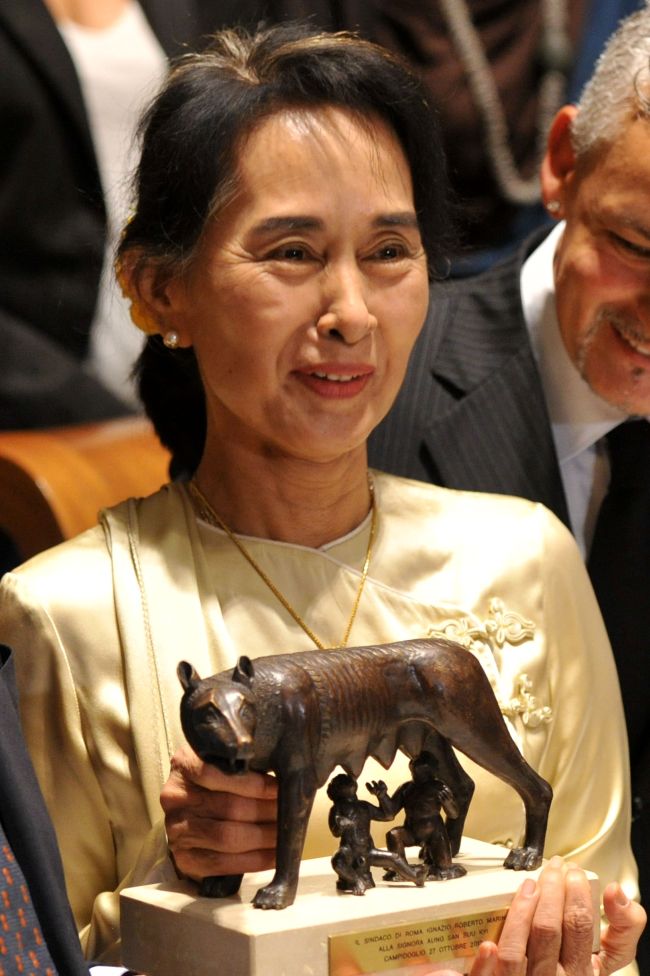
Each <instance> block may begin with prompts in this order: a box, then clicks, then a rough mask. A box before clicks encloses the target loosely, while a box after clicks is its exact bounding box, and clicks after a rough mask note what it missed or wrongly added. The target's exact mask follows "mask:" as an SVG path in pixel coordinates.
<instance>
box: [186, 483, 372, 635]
mask: <svg viewBox="0 0 650 976" xmlns="http://www.w3.org/2000/svg"><path fill="white" fill-rule="evenodd" d="M368 486H369V488H370V536H369V538H368V548H367V550H366V558H365V559H364V561H363V568H362V570H361V581H360V582H359V588H358V589H357V595H356V597H355V600H354V606H353V607H352V613H351V614H350V619H349V620H348V625H347V627H346V628H345V633H344V635H343V639H342V640H341V642H340V644H336V645H335V646H336V647H347V643H348V638H349V637H350V631H351V630H352V625H353V624H354V620H355V617H356V615H357V610H358V609H359V603H360V602H361V595H362V593H363V588H364V586H365V585H366V578H367V576H368V569H369V567H370V557H371V556H372V547H373V543H374V541H375V534H376V531H377V509H376V506H375V491H374V486H373V484H372V481H370V479H368ZM187 487H188V489H189V492H190V495H191V496H192V499H193V501H194V503H195V508H196V512H197V515H198V516H199V518H201V519H203V521H205V522H208V523H209V524H210V525H215V526H216V527H217V528H219V529H222V530H223V531H224V532H225V533H226V535H227V536H228V538H229V539H230V541H231V542H232V543H234V545H235V546H236V547H237V548H238V549H239V551H240V553H241V554H242V556H243V557H244V559H246V560H247V562H248V563H249V564H250V565H251V566H252V567H253V569H254V570H255V572H256V573H257V575H258V576H259V577H260V578H261V579H262V580H263V581H264V582H265V583H266V585H267V586H268V588H269V589H270V591H271V593H273V595H274V596H275V597H276V599H278V600H279V601H280V603H281V604H282V606H283V607H284V609H285V610H286V611H287V613H289V614H290V615H291V616H292V617H293V619H294V620H295V621H296V623H297V624H298V625H299V626H300V627H301V628H302V629H303V630H304V632H305V633H306V634H307V636H308V637H309V638H310V640H312V641H313V642H314V644H315V645H316V647H318V648H319V650H321V651H324V650H326V649H327V646H328V645H327V644H325V643H323V641H322V640H321V639H320V638H319V637H317V636H316V634H315V633H314V632H313V630H312V629H311V628H310V627H309V626H308V625H307V624H306V623H305V621H304V620H303V619H302V617H301V616H300V614H299V613H298V611H297V610H295V609H294V608H293V607H292V606H291V604H290V603H289V601H288V600H287V598H286V596H285V595H284V593H281V592H280V590H279V589H278V588H277V586H276V585H275V583H274V582H273V580H271V579H270V578H269V577H268V576H267V575H266V573H265V572H264V570H263V569H262V567H261V566H260V565H259V563H258V562H257V561H256V560H255V559H254V558H253V556H251V554H250V552H249V551H248V549H246V547H245V546H244V544H243V543H242V541H241V540H240V539H238V538H237V536H236V535H235V533H234V532H232V531H231V529H229V528H228V526H227V525H226V523H225V522H224V520H223V519H222V518H221V516H220V515H217V513H216V512H215V510H214V509H213V507H212V505H211V504H210V502H209V501H208V500H207V498H206V497H205V495H204V494H203V492H202V491H201V489H200V488H199V486H198V485H197V483H196V481H195V480H194V479H193V478H192V480H191V481H189V482H188V484H187Z"/></svg>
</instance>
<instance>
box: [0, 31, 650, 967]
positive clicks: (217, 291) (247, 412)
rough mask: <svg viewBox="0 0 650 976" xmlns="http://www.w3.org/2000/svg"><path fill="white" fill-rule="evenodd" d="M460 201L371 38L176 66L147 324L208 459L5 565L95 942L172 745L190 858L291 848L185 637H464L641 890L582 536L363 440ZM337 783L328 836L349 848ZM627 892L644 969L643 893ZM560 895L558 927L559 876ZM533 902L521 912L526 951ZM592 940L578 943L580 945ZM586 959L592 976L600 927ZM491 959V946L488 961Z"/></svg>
mask: <svg viewBox="0 0 650 976" xmlns="http://www.w3.org/2000/svg"><path fill="white" fill-rule="evenodd" d="M446 200H447V194H446V185H445V180H444V165H443V160H442V156H441V152H440V145H439V139H438V134H437V131H436V129H435V125H434V124H433V121H432V118H431V113H430V110H429V108H428V106H427V104H426V100H425V99H424V97H423V95H422V91H421V89H420V87H419V84H418V82H417V81H416V80H415V78H414V77H412V76H411V75H410V73H409V72H408V70H407V69H406V68H405V67H404V66H403V65H402V64H401V63H400V62H399V61H397V60H395V59H393V58H392V57H391V56H390V55H388V54H386V53H385V52H382V51H381V50H380V49H378V48H375V47H374V46H373V45H370V44H366V43H364V42H361V41H358V40H356V39H354V38H350V37H347V36H337V37H332V36H326V35H323V36H320V35H309V34H308V33H304V32H302V31H300V30H299V29H293V28H286V29H284V30H277V31H271V32H268V33H266V34H262V35H260V36H258V37H256V38H255V39H252V40H251V39H246V38H243V37H239V36H237V35H235V34H232V33H228V32H227V33H224V34H222V35H219V36H218V37H217V38H216V39H215V43H214V45H213V47H212V49H211V51H210V52H208V53H206V54H205V55H201V56H196V57H189V58H188V59H186V60H183V61H181V62H180V63H179V65H178V66H177V67H176V69H175V70H174V72H173V73H172V76H171V78H170V80H169V82H168V84H167V86H166V87H165V89H164V90H163V92H162V93H161V94H160V96H159V97H158V99H157V100H156V102H155V103H154V105H153V106H152V108H151V110H150V111H149V113H148V116H147V118H146V119H145V125H144V143H143V152H142V160H141V165H140V170H139V175H138V201H137V207H136V211H135V215H134V218H133V220H132V221H131V223H130V224H129V225H128V227H127V229H126V232H125V235H124V238H123V241H122V243H121V246H120V253H119V274H120V278H121V280H122V283H123V286H124V288H125V290H126V291H127V293H128V294H129V296H130V297H131V299H132V302H133V314H134V318H135V320H136V322H137V323H138V324H140V325H141V326H142V327H143V328H144V329H145V330H146V331H148V332H150V333H152V337H151V338H150V339H149V343H148V347H147V351H146V352H145V355H144V357H143V361H142V364H141V389H142V392H143V396H144V399H145V402H146V404H147V407H148V409H149V411H150V413H151V414H152V416H153V417H154V418H155V421H156V423H157V425H158V428H159V431H160V434H161V437H162V438H163V440H165V441H166V442H167V443H168V444H169V445H170V446H171V447H172V449H173V450H174V453H175V455H176V457H177V461H178V463H179V464H181V465H183V466H185V467H186V468H187V469H188V470H189V471H193V470H194V468H195V467H196V472H195V475H194V477H193V479H192V481H191V482H190V483H189V484H185V485H183V484H179V483H177V484H174V485H168V486H166V487H165V488H163V489H162V490H161V491H160V492H158V493H157V494H155V495H153V496H151V497H150V498H148V499H144V500H131V501H129V502H126V503H124V504H123V505H121V506H118V507H117V508H115V509H112V510H110V511H107V512H105V513H103V515H102V524H101V526H100V527H98V528H97V529H94V530H91V531H90V532H89V533H86V534H85V535H84V536H81V537H80V538H79V539H78V540H75V541H72V542H70V543H67V544H65V545H63V546H61V547H59V548H58V549H55V550H53V551H51V552H49V553H47V554H44V555H43V556H40V557H38V558H37V559H35V560H33V561H32V562H30V564H28V565H27V566H25V567H23V568H21V569H20V570H19V571H17V572H16V573H15V574H12V575H10V576H9V577H7V578H6V579H5V581H3V588H2V602H1V605H0V635H1V636H2V639H3V640H5V641H6V642H7V643H9V644H13V646H14V648H15V649H16V656H17V662H18V670H19V675H20V681H21V692H22V702H23V713H24V716H25V730H26V735H27V738H28V741H29V744H30V747H31V749H32V752H33V755H34V759H35V763H36V767H37V770H38V773H39V776H40V779H41V783H42V786H43V789H44V792H45V795H46V798H47V800H48V803H49V805H50V808H51V811H52V814H53V816H54V818H55V821H56V824H57V828H58V831H59V837H60V841H61V845H62V853H63V859H64V863H65V865H66V872H67V880H68V885H69V889H70V896H71V900H72V902H73V908H74V910H75V913H76V917H77V920H78V923H79V925H80V927H82V928H84V939H85V942H86V947H87V951H88V952H89V953H92V954H94V955H97V954H98V953H100V952H103V951H104V950H106V949H107V947H109V946H110V944H111V942H112V941H113V940H114V939H115V938H116V936H117V909H116V896H115V892H114V890H113V889H115V888H116V887H117V886H118V885H119V884H120V883H121V882H122V881H123V879H125V878H127V879H128V880H129V882H133V881H134V880H141V879H142V878H143V877H145V876H146V872H147V871H148V869H150V867H151V865H152V863H153V861H154V860H155V858H156V854H157V853H159V848H160V842H161V841H162V842H163V844H164V841H165V838H164V837H163V833H162V829H161V826H162V825H161V821H160V815H159V809H160V808H159V793H160V789H161V787H162V786H163V783H164V782H165V778H166V776H167V773H168V768H169V761H170V757H173V759H172V774H171V776H170V778H169V781H168V782H167V783H166V785H165V787H164V790H163V795H162V800H163V805H164V808H165V811H166V828H167V835H168V837H169V849H170V852H171V854H172V856H173V859H174V862H175V865H176V867H177V869H178V870H179V871H180V872H181V873H183V874H186V875H189V876H191V877H193V878H199V877H202V876H205V875H210V874H229V873H239V872H245V871H252V870H257V869H260V868H264V867H268V866H270V864H271V863H272V855H273V845H274V838H275V828H274V818H275V807H274V788H273V781H272V779H271V778H270V777H263V776H260V775H255V774H250V775H248V776H243V777H237V778H235V779H233V780H231V779H228V778H224V777H222V776H220V774H218V772H217V770H216V769H213V768H207V767H205V766H203V765H202V764H201V763H200V762H199V761H198V760H197V758H196V757H195V756H193V754H191V753H190V752H189V750H188V749H187V748H184V747H183V746H182V742H183V736H182V732H181V729H180V722H179V715H178V703H179V691H180V688H179V685H178V681H177V678H176V674H175V671H176V666H177V663H178V661H179V660H180V658H181V657H184V658H187V659H189V660H191V662H192V664H193V665H194V666H195V667H196V668H197V670H198V671H199V673H201V674H209V673H212V672H215V671H220V670H222V669H224V668H226V667H228V666H231V665H233V664H234V663H235V661H236V659H237V657H238V656H239V654H241V653H247V654H249V655H250V656H251V657H256V656H259V655H262V654H269V653H275V652H278V651H287V650H303V649H308V648H313V647H314V646H323V647H332V646H342V645H346V644H356V645H359V644H367V643H372V642H379V641H380V642H389V641H396V640H400V639H404V638H408V637H416V636H417V637H420V636H423V635H426V634H428V633H446V634H448V635H451V636H455V637H457V638H458V639H460V640H463V641H465V642H466V643H467V644H468V646H471V648H472V650H473V651H474V652H475V653H476V654H477V655H478V656H479V658H480V660H481V661H482V663H483V665H484V667H485V669H486V671H487V673H488V675H489V677H490V680H491V681H492V683H493V686H494V688H495V691H496V693H497V695H498V696H499V698H500V700H501V702H502V707H503V710H504V712H505V714H506V715H507V716H508V717H509V721H510V722H511V725H512V731H513V734H514V735H515V736H516V737H517V738H518V740H519V741H520V743H521V745H522V748H523V751H524V753H525V755H526V757H527V758H528V759H529V760H530V761H531V764H532V765H533V766H534V767H535V768H537V770H538V771H539V772H540V773H541V775H543V776H544V777H545V778H547V779H549V780H550V781H551V783H552V785H553V786H554V789H555V792H556V801H555V805H554V808H553V811H552V813H551V820H550V823H549V831H548V835H547V837H548V843H547V852H548V853H561V854H564V855H568V854H571V856H574V857H575V858H576V860H577V861H579V862H580V863H581V864H583V865H584V866H588V867H593V868H595V869H597V870H598V871H599V873H600V875H601V877H602V878H603V880H604V881H609V880H611V881H623V882H624V883H625V885H626V886H627V890H628V892H629V893H632V892H633V891H634V866H633V864H632V862H631V858H630V855H629V844H628V833H629V823H628V817H627V810H628V806H629V792H628V784H627V773H626V769H625V765H624V760H623V759H622V757H623V756H624V755H625V740H624V732H623V724H622V716H621V707H620V702H619V700H618V698H617V697H616V694H615V693H614V694H612V688H615V687H616V682H615V673H614V669H613V664H612V662H611V659H610V653H609V649H608V646H607V642H606V638H605V635H604V631H603V628H602V623H601V621H600V618H599V616H598V613H597V610H596V607H595V603H594V600H593V596H592V594H591V590H590V588H589V585H588V582H587V580H586V577H585V574H584V570H583V568H582V564H581V561H580V557H579V555H578V553H577V551H576V550H575V547H574V544H573V542H572V540H571V538H570V536H569V534H568V533H567V532H566V531H565V530H564V529H563V528H562V527H561V526H560V525H559V524H558V523H557V521H556V520H555V519H554V518H553V517H552V516H550V515H549V514H548V513H547V512H546V511H545V510H543V509H542V508H540V507H539V506H534V505H531V504H529V503H527V502H524V501H519V500H512V499H507V498H503V497H499V498H494V497H489V496H472V495H467V494H464V493H459V492H449V491H445V490H441V489H436V488H432V487H430V486H426V485H422V484H417V483H414V482H407V481H404V480H401V479H397V478H393V477H388V476H385V475H382V474H380V473H378V472H368V469H367V462H366V439H367V437H368V434H369V433H370V431H371V430H372V429H373V427H374V426H375V425H376V424H377V423H378V422H379V421H380V420H381V418H382V417H383V416H384V415H385V413H386V411H387V410H388V409H389V407H390V404H391V402H392V400H393V398H394V397H395V394H396V392H397V389H398V387H399V384H400V382H401V379H402V376H403V373H404V370H405V367H406V362H407V359H408V356H409V353H410V350H411V348H412V345H413V342H414V341H415V338H416V336H417V333H418V330H419V328H420V326H421V323H422V321H423V319H424V315H425V311H426V307H427V299H428V287H427V281H428V267H427V265H429V269H431V270H432V271H434V272H435V271H436V269H438V268H440V266H441V265H442V264H443V263H444V261H443V258H444V242H445V235H446V231H447V227H448V215H447V204H446ZM161 337H162V338H161ZM197 366H198V372H197ZM197 382H198V385H197ZM197 464H198V466H197ZM601 715H606V716H607V730H606V733H605V731H604V730H603V727H602V724H601V718H600V717H601ZM380 772H381V774H382V778H386V779H389V786H390V788H391V790H392V789H393V788H394V787H395V786H396V785H398V784H399V783H401V782H404V781H405V780H407V779H408V771H407V767H406V760H405V759H404V762H403V763H401V764H400V763H396V764H394V766H393V767H392V768H391V770H390V771H389V776H388V777H386V774H385V773H384V772H383V771H380V770H378V769H376V768H375V769H373V768H372V764H368V766H367V768H366V770H365V771H364V774H363V775H364V776H366V777H367V778H368V779H376V778H378V777H379V773H380ZM470 773H471V775H473V776H474V777H475V779H476V781H477V790H476V799H475V801H474V806H473V808H472V810H471V811H470V818H469V821H468V825H467V833H468V834H470V835H474V836H478V837H480V838H482V839H486V840H492V841H502V842H511V843H514V842H516V837H517V835H518V833H519V831H520V830H521V827H522V823H521V820H522V818H521V811H520V809H519V804H518V801H517V799H516V797H515V796H514V794H513V793H512V791H511V790H509V789H508V788H507V787H505V786H504V785H503V784H501V783H496V782H494V780H493V778H492V777H488V776H487V775H484V774H483V773H482V772H481V771H480V770H471V769H470ZM363 781H365V780H363ZM322 792H323V796H321V797H320V803H319V802H318V801H317V805H316V808H315V810H314V812H313V814H312V818H311V824H310V831H311V835H310V836H308V840H307V846H306V855H307V856H313V855H315V854H324V853H331V850H332V839H331V837H330V836H329V835H328V832H327V809H328V801H327V797H326V796H325V795H324V791H322ZM166 863H167V865H168V866H170V865H171V862H170V861H169V860H167V862H166ZM553 871H555V876H554V877H556V876H557V875H558V874H559V876H560V877H561V871H560V869H559V868H558V867H557V866H556V867H554V868H552V869H551V874H553ZM574 874H575V872H574V873H573V874H572V873H571V872H569V874H568V875H567V882H566V885H564V883H563V882H561V883H560V884H558V883H556V882H557V877H556V882H554V883H553V884H552V885H551V886H550V888H549V887H548V886H546V888H545V889H544V890H545V891H546V892H547V893H548V891H549V890H552V891H553V892H554V894H553V896H552V898H551V899H550V903H551V905H552V908H553V919H554V921H555V922H556V923H557V924H558V925H560V926H561V922H562V910H563V904H564V892H565V887H566V891H567V904H573V902H572V901H571V898H570V897H569V894H570V892H572V891H576V890H577V891H578V893H579V894H580V898H582V899H583V901H584V902H585V904H587V901H588V895H586V894H585V892H586V887H585V884H586V883H585V879H584V876H583V875H582V874H581V873H580V872H579V873H578V874H577V876H576V877H577V881H576V878H575V877H574ZM525 887H526V890H525V891H524V892H523V895H522V898H524V899H525V900H526V902H525V903H526V905H527V906H530V905H531V904H533V901H534V903H535V905H537V894H536V895H535V898H534V899H533V900H531V895H530V893H529V892H528V888H529V887H530V886H525ZM533 887H534V886H533ZM558 892H560V894H558ZM612 897H614V896H612ZM615 897H617V898H619V899H621V900H622V901H623V902H624V903H625V904H624V905H623V906H621V910H622V911H623V913H624V914H625V918H626V919H627V920H628V921H630V926H631V928H630V926H627V928H626V926H623V929H624V930H625V932H626V936H625V939H624V940H623V943H624V944H623V945H622V947H620V949H619V948H617V949H616V951H617V952H619V951H620V956H619V961H624V962H625V961H628V960H629V958H630V957H631V951H630V944H632V945H633V943H634V932H635V931H636V927H635V926H637V914H638V912H640V913H641V916H642V915H643V913H642V912H641V910H640V909H638V908H636V907H635V906H632V905H630V904H629V903H628V900H627V895H625V894H624V893H623V890H622V889H620V888H618V887H616V888H615ZM610 902H611V899H610ZM539 905H540V906H541V907H542V908H543V909H544V910H545V911H546V914H547V915H548V906H549V898H548V894H547V895H546V896H544V897H543V898H542V895H539ZM585 911H586V912H587V915H588V916H589V909H588V908H585ZM583 914H584V913H583ZM531 917H532V916H531V915H530V914H529V915H526V913H525V912H524V913H523V921H519V922H518V923H517V929H516V931H517V933H518V937H519V941H520V944H523V951H525V949H526V938H524V936H523V935H522V933H524V932H525V936H526V937H527V935H528V928H529V926H530V924H531ZM517 918H518V915H517V911H515V912H514V913H513V919H514V920H515V922H513V924H515V923H516V921H517ZM535 918H537V919H538V917H537V916H535ZM588 921H589V923H590V922H591V918H590V916H589V917H588ZM538 923H539V919H538V921H537V923H536V922H535V920H534V919H533V921H532V924H533V927H534V926H535V924H538ZM539 924H541V923H539ZM632 930H633V931H632ZM630 931H632V936H630V935H629V932H630ZM522 940H523V943H522ZM630 940H631V942H630ZM559 942H560V940H559V939H558V945H555V944H553V946H552V947H551V950H549V949H548V944H549V943H548V939H546V940H544V939H543V938H542V939H541V941H540V942H539V946H540V948H539V952H540V954H542V955H543V954H544V953H546V955H548V952H549V951H551V952H552V953H553V954H554V957H553V959H554V960H555V959H556V958H557V953H558V951H559V949H558V946H559ZM574 943H575V939H574V937H573V936H572V935H570V934H569V933H568V932H567V933H566V938H565V940H564V943H563V945H562V952H566V951H567V947H568V948H569V949H571V951H573V950H574V949H575V945H574ZM531 951H532V950H531V949H530V948H529V954H530V952H531ZM576 953H577V955H578V956H579V960H580V966H581V969H580V970H579V971H580V972H581V973H582V972H583V971H584V972H587V971H588V972H591V954H590V951H589V946H585V944H584V939H583V941H582V942H580V951H579V953H578V952H577V950H576V952H574V955H576ZM546 955H543V958H545V959H546ZM610 963H611V960H610V961H609V962H608V963H607V965H606V967H605V969H606V971H611V969H612V968H613V967H612V966H611V965H610ZM553 964H554V962H553ZM489 965H492V959H491V957H490V955H489V952H488V957H487V959H486V960H479V961H478V962H477V966H482V967H484V966H489ZM484 971H488V970H485V969H483V970H477V972H480V973H482V972H484ZM505 971H509V972H511V971H512V970H504V972H505ZM577 971H578V970H576V972H577Z"/></svg>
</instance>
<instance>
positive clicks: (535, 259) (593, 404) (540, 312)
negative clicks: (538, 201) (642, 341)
mask: <svg viewBox="0 0 650 976" xmlns="http://www.w3.org/2000/svg"><path fill="white" fill-rule="evenodd" d="M563 232H564V223H560V224H558V226H557V227H555V228H553V230H552V231H551V233H550V234H549V235H548V236H547V237H545V238H544V240H543V241H542V242H541V244H539V246H538V247H537V248H536V249H535V250H534V251H533V252H532V254H531V255H530V256H529V257H528V259H527V260H526V261H525V263H524V265H523V267H522V269H521V281H520V284H521V301H522V305H523V310H524V318H525V320H526V326H527V328H528V333H529V336H530V341H531V345H532V348H533V355H534V356H535V360H536V362H537V366H538V369H539V372H540V377H541V380H542V386H543V388H544V396H545V398H546V404H547V407H548V413H549V417H550V420H551V427H552V429H553V439H554V441H555V447H556V450H557V454H558V459H559V461H560V463H562V462H563V461H567V460H568V459H569V458H572V457H575V456H576V455H577V454H580V453H581V452H582V451H584V450H586V449H587V448H588V447H591V445H592V444H595V443H596V441H598V440H600V438H601V437H604V435H605V434H606V433H607V432H608V431H610V430H612V428H613V427H616V426H617V425H618V424H619V423H621V421H622V420H625V419H626V415H625V413H624V412H623V411H621V410H619V409H617V408H616V407H613V406H611V405H610V404H609V403H606V402H605V400H603V399H601V397H599V396H597V394H595V393H594V392H593V390H592V389H591V388H590V387H589V385H588V384H587V383H586V382H585V381H584V380H583V379H582V377H581V376H580V374H579V372H578V370H577V369H576V367H575V366H574V365H573V362H572V361H571V359H570V357H569V354H568V353H567V351H566V349H565V346H564V342H563V341H562V336H561V335H560V328H559V325H558V320H557V313H556V309H555V283H554V278H553V256H554V254H555V249H556V247H557V245H558V242H559V240H560V238H561V236H562V234H563Z"/></svg>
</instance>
